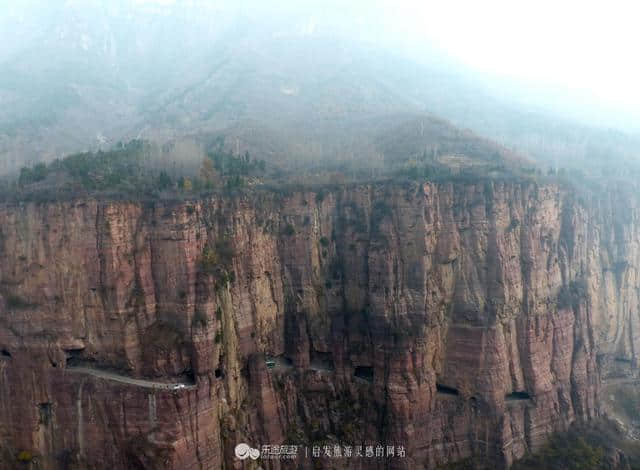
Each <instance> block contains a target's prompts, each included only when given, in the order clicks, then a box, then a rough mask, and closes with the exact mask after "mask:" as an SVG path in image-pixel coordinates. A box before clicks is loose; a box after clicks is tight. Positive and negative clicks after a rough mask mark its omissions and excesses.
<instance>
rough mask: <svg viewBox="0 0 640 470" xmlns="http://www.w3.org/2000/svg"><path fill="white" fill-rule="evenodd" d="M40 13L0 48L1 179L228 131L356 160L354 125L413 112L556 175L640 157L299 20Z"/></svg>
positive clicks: (605, 138)
mask: <svg viewBox="0 0 640 470" xmlns="http://www.w3.org/2000/svg"><path fill="white" fill-rule="evenodd" d="M34 5H37V6H38V7H39V8H42V9H46V11H47V12H48V13H49V14H48V15H42V14H38V15H36V14H35V13H34V11H35V10H33V11H31V15H28V14H27V15H26V16H25V14H24V12H22V13H21V15H22V16H20V15H19V14H17V13H15V12H14V14H13V16H12V14H11V13H10V14H9V15H7V18H13V21H14V23H12V24H13V25H17V26H13V27H12V31H13V30H15V31H17V32H15V35H16V37H17V38H18V39H19V45H17V46H13V47H10V46H7V45H4V46H3V47H1V48H0V105H1V106H0V174H2V173H6V172H8V171H12V170H15V169H16V168H18V167H19V166H20V165H21V164H23V162H24V161H38V160H42V159H44V160H49V159H51V158H53V157H56V156H61V155H64V154H66V153H69V152H73V151H78V150H83V149H91V148H97V147H105V146H107V147H108V146H111V145H112V144H113V143H115V142H117V141H118V140H127V139H131V138H135V137H145V138H151V139H157V140H160V141H164V140H167V139H176V138H181V137H182V136H185V135H207V134H212V133H213V134H218V133H221V132H222V133H228V134H231V136H232V137H233V138H236V139H237V140H238V142H239V144H240V145H243V146H244V147H246V148H247V149H249V148H255V149H256V151H260V142H261V141H265V142H275V141H279V142H280V143H279V144H278V145H277V146H276V147H275V148H277V150H275V148H274V149H271V150H269V151H266V152H264V153H265V155H267V156H269V155H271V156H272V157H274V158H275V157H279V159H280V160H288V161H291V160H293V159H296V160H300V161H308V160H310V159H318V158H325V159H326V158H333V159H335V158H343V157H344V156H347V157H348V158H355V157H356V156H359V155H366V154H367V153H368V152H370V151H371V150H372V148H375V147H376V143H375V141H372V140H370V139H371V135H372V134H371V133H370V132H367V130H366V129H364V128H363V127H362V126H360V125H358V124H357V123H361V122H364V121H366V120H367V119H369V122H370V123H373V122H374V121H375V119H377V118H379V119H382V118H383V117H388V116H395V115H399V114H403V113H416V114H417V113H429V114H434V115H437V116H441V117H443V118H446V119H449V120H451V121H452V122H453V123H454V124H455V125H457V126H461V127H468V128H471V129H472V130H474V131H475V132H477V133H479V134H481V135H485V136H487V137H489V138H492V139H494V140H496V141H498V142H499V143H501V144H504V145H506V146H510V147H516V148H517V149H519V150H521V151H523V152H526V153H528V154H530V155H532V156H533V157H535V158H537V159H539V160H541V161H543V162H547V163H551V164H556V163H557V162H560V163H559V165H560V166H563V165H564V166H571V165H574V164H575V165H578V166H584V160H585V159H590V160H591V161H593V162H594V163H593V165H594V166H596V167H598V166H602V164H603V162H605V163H606V164H608V163H609V161H610V160H611V158H614V159H621V158H624V159H631V158H634V157H635V156H636V150H635V149H637V148H640V145H639V144H640V139H639V138H637V137H629V136H626V135H624V134H620V133H615V132H611V131H604V130H597V129H589V128H586V127H584V126H578V125H575V124H572V123H568V122H563V121H561V120H558V119H554V118H550V117H546V116H543V115H540V114H535V113H531V112H528V110H526V109H522V107H517V106H515V105H513V104H509V103H508V102H507V100H503V99H501V98H500V97H496V96H494V95H492V94H490V93H488V92H487V91H486V90H485V89H484V88H483V86H482V85H480V82H477V81H476V79H475V78H476V77H474V76H473V75H471V74H470V73H469V72H468V71H465V70H462V69H459V68H452V67H448V68H447V67H445V68H444V69H443V65H442V64H443V62H442V61H441V60H439V58H435V57H434V58H433V59H434V60H433V61H432V62H433V65H432V66H425V65H419V64H417V63H415V62H413V61H411V60H409V59H405V58H402V57H401V56H400V55H398V54H396V53H394V52H392V51H391V52H390V51H385V50H383V49H382V48H380V47H374V46H373V45H367V43H364V42H359V41H355V40H351V39H349V38H348V37H345V35H344V34H342V33H340V34H338V33H336V32H335V31H332V30H331V29H330V28H325V29H322V28H316V29H315V30H308V29H304V28H301V26H300V25H301V24H302V23H300V21H301V19H300V18H278V19H273V18H271V19H265V21H263V22H260V24H258V23H257V22H256V21H255V20H251V19H249V18H246V17H242V16H238V15H236V14H235V13H234V12H233V11H230V10H225V9H222V8H218V9H216V8H215V7H207V8H204V7H201V6H191V7H189V6H186V4H185V5H183V6H181V7H180V8H177V7H174V8H168V7H159V6H157V5H149V4H147V3H144V2H141V3H129V2H124V1H118V2H112V3H109V4H108V5H102V4H101V2H97V1H93V2H88V3H83V4H82V8H80V7H79V6H78V4H75V3H74V2H66V3H65V4H58V5H56V6H50V5H46V4H40V3H38V2H34ZM181 5H182V4H181ZM34 8H35V7H34ZM203 8H204V9H203ZM27 11H29V10H27ZM45 18H46V20H45ZM298 20H300V21H298ZM4 21H9V20H6V19H5V20H4ZM6 34H7V33H6V30H5V33H0V39H7V40H8V39H11V38H8V37H4V35H6ZM436 59H437V60H436ZM429 60H430V59H429V58H428V57H427V58H425V63H430V62H429ZM383 122H387V121H385V120H383ZM244 123H250V124H249V126H250V128H253V129H255V128H257V127H260V128H261V129H262V131H261V133H262V134H263V136H262V137H260V138H259V139H256V138H255V136H254V138H253V140H254V142H250V141H249V140H251V139H249V140H246V141H245V138H240V136H243V135H244V136H246V135H249V134H251V131H250V130H249V129H243V126H244ZM354 123H356V124H355V125H354ZM269 133H272V134H273V136H270V137H267V135H266V134H269ZM281 152H285V153H286V154H285V155H282V154H281ZM344 158H346V157H344Z"/></svg>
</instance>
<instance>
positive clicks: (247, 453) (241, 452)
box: [235, 442, 260, 460]
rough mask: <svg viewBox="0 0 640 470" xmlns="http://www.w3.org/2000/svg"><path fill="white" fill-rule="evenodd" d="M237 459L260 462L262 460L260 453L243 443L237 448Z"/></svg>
mask: <svg viewBox="0 0 640 470" xmlns="http://www.w3.org/2000/svg"><path fill="white" fill-rule="evenodd" d="M235 453H236V457H238V458H239V459H240V460H244V459H246V458H250V459H251V460H258V459H259V458H260V451H259V450H258V449H254V448H252V447H251V446H250V445H249V444H245V443H244V442H241V443H240V444H238V445H237V446H236V448H235Z"/></svg>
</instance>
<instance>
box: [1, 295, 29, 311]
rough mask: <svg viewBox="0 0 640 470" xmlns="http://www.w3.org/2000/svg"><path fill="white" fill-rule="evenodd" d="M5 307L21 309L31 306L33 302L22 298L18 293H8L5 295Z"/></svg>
mask: <svg viewBox="0 0 640 470" xmlns="http://www.w3.org/2000/svg"><path fill="white" fill-rule="evenodd" d="M6 300H7V308H8V309H9V310H22V309H25V308H30V307H33V304H32V303H30V302H28V301H27V300H25V299H23V298H22V297H20V296H19V295H15V294H8V295H7V296H6Z"/></svg>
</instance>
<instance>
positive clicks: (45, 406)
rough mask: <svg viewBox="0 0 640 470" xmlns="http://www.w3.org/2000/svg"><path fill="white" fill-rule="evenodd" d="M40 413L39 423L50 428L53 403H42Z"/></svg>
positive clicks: (39, 408)
mask: <svg viewBox="0 0 640 470" xmlns="http://www.w3.org/2000/svg"><path fill="white" fill-rule="evenodd" d="M38 412H39V415H40V420H39V423H40V424H42V425H44V426H48V425H49V422H50V421H51V403H40V404H39V405H38Z"/></svg>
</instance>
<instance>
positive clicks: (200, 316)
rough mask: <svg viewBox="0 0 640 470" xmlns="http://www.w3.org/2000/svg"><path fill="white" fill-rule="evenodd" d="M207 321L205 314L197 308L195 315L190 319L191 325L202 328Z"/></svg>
mask: <svg viewBox="0 0 640 470" xmlns="http://www.w3.org/2000/svg"><path fill="white" fill-rule="evenodd" d="M208 323H209V319H208V318H207V315H206V314H205V313H204V312H203V311H202V310H197V311H196V313H195V315H193V319H192V320H191V326H194V327H197V326H199V327H202V328H206V326H207V324H208Z"/></svg>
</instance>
